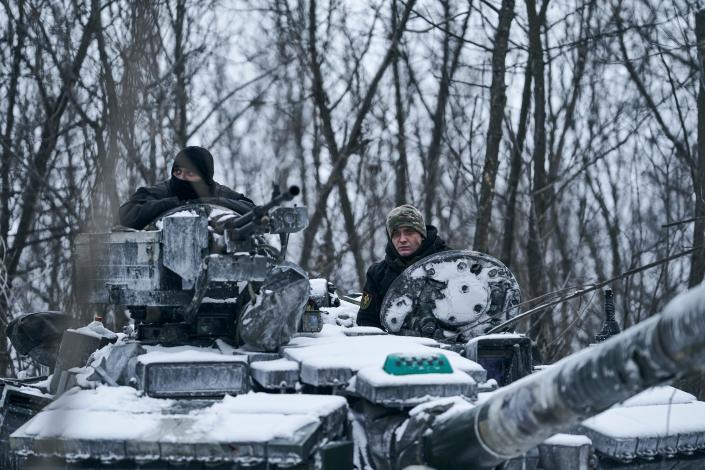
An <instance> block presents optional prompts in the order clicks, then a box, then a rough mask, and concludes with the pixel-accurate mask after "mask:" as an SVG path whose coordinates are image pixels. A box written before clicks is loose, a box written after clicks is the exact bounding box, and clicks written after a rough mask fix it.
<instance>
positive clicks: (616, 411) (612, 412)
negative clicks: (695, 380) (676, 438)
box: [582, 401, 705, 438]
mask: <svg viewBox="0 0 705 470" xmlns="http://www.w3.org/2000/svg"><path fill="white" fill-rule="evenodd" d="M582 425H583V426H585V427H587V428H590V429H592V430H594V431H596V432H598V433H600V434H604V435H606V436H611V437H613V438H630V437H649V436H665V435H668V434H685V433H695V432H705V403H704V402H699V401H698V402H693V403H680V404H675V405H648V406H631V407H626V408H625V407H615V408H610V409H609V410H607V411H604V412H602V413H600V414H598V415H597V416H594V417H592V418H588V419H586V420H585V421H583V422H582Z"/></svg>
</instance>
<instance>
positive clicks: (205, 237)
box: [75, 186, 308, 344]
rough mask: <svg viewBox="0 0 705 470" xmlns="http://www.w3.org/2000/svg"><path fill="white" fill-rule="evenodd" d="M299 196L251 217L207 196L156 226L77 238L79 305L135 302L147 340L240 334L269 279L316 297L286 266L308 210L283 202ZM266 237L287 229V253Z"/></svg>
mask: <svg viewBox="0 0 705 470" xmlns="http://www.w3.org/2000/svg"><path fill="white" fill-rule="evenodd" d="M298 194H299V188H298V187H297V186H291V187H290V188H289V189H288V190H287V191H286V192H284V193H281V194H275V195H274V197H273V198H272V200H271V201H269V202H268V203H266V204H264V205H261V206H255V207H253V208H248V209H249V211H248V212H245V213H244V214H243V213H239V211H240V210H242V208H233V207H229V206H227V204H220V203H219V201H218V200H210V199H209V200H202V201H197V202H196V203H191V204H188V205H184V206H179V207H177V208H174V209H171V210H169V211H168V212H166V213H164V214H162V215H160V216H159V218H158V220H156V221H155V222H153V223H152V224H151V225H150V226H151V227H153V228H154V230H145V231H128V232H126V231H117V232H111V233H107V234H105V233H100V234H81V235H79V236H78V237H77V239H76V244H75V262H76V281H77V291H78V296H79V301H81V302H82V303H87V304H112V305H122V306H125V307H127V308H128V309H129V310H130V312H131V313H132V317H133V319H135V321H136V325H137V329H138V337H139V339H140V340H143V341H152V342H160V343H170V344H180V343H188V342H193V341H198V340H202V341H206V342H207V341H212V339H213V338H218V337H224V338H231V339H232V338H234V337H236V336H237V334H238V332H237V331H236V321H237V317H238V316H239V315H240V313H241V311H242V310H243V308H244V307H245V303H244V301H243V299H244V297H246V296H243V294H244V292H243V289H245V286H246V285H249V286H250V287H249V288H248V289H249V290H250V296H249V297H250V298H251V297H252V295H251V294H252V291H253V289H254V290H255V291H256V290H257V287H258V286H260V285H265V284H266V285H269V284H271V283H274V284H276V283H277V282H279V281H281V282H280V284H281V286H280V287H281V288H282V289H283V288H284V285H288V284H287V283H290V282H291V283H294V284H296V285H297V286H298V285H299V284H300V285H301V286H300V289H298V290H302V291H305V297H306V299H307V298H308V279H307V277H306V275H305V273H303V271H301V270H300V269H299V270H297V269H295V268H293V267H292V266H290V265H287V266H283V264H284V254H285V250H286V241H287V239H288V234H289V233H293V232H298V231H300V230H303V229H304V228H305V227H306V225H307V224H308V215H307V212H306V208H305V207H276V206H279V205H280V204H281V203H283V202H284V201H290V200H291V199H293V198H294V197H295V196H296V195H298ZM236 209H237V210H236ZM264 234H278V235H279V236H280V237H281V241H282V244H281V245H282V250H281V251H280V250H278V249H276V248H275V247H273V246H272V245H270V244H269V243H268V242H267V240H266V239H265V238H264V237H263V235H264ZM284 272H287V273H288V274H284ZM278 277H279V278H283V279H285V281H283V280H281V279H279V281H277V279H278ZM268 283H269V284H268ZM304 284H305V285H306V287H305V289H304V287H303V285H304ZM277 285H279V284H277ZM272 289H274V290H276V289H275V288H274V287H272ZM272 289H270V290H272ZM302 295H303V294H302ZM298 297H299V296H298V295H295V296H293V298H294V299H295V300H296V299H298ZM252 300H254V299H252ZM296 301H298V300H296ZM302 302H303V303H305V299H304V300H302ZM294 303H296V302H294ZM303 303H302V305H301V310H303ZM287 306H289V305H288V303H287ZM298 308H299V307H297V306H294V305H293V304H292V305H291V309H294V310H296V309H298ZM285 336H286V335H285Z"/></svg>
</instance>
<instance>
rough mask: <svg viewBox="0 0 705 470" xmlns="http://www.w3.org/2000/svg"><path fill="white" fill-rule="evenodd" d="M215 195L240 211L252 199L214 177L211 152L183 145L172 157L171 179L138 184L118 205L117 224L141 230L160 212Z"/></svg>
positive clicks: (245, 208) (248, 205)
mask: <svg viewBox="0 0 705 470" xmlns="http://www.w3.org/2000/svg"><path fill="white" fill-rule="evenodd" d="M212 198H218V199H220V200H221V201H223V202H224V203H225V204H226V205H229V206H231V207H233V206H234V207H235V208H238V209H242V210H247V209H248V208H250V207H252V206H253V205H254V204H253V202H252V201H251V200H250V199H248V198H247V197H245V196H244V195H242V194H240V193H238V192H236V191H233V190H232V189H230V188H228V187H227V186H223V185H221V184H218V183H217V182H216V181H214V180H213V155H211V153H210V152H209V151H208V150H206V149H204V148H203V147H196V146H191V147H186V148H184V149H183V150H181V151H180V152H179V153H178V154H176V157H175V158H174V163H173V165H172V167H171V178H169V179H168V180H166V181H163V182H161V183H159V184H157V185H156V186H149V187H141V188H139V189H138V190H137V192H135V194H133V195H132V197H130V199H129V200H128V201H127V202H126V203H125V204H123V205H122V206H121V207H120V225H124V226H125V227H130V228H134V229H137V230H141V229H143V228H144V227H146V226H147V225H148V224H149V223H150V222H151V221H152V220H154V219H155V218H156V217H157V216H158V215H159V214H161V213H163V212H165V211H167V210H169V209H173V208H175V207H178V206H180V205H184V204H187V203H188V202H189V201H194V200H196V199H201V200H205V199H211V202H214V201H213V199H212Z"/></svg>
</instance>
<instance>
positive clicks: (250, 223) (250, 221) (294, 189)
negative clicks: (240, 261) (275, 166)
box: [226, 185, 301, 240]
mask: <svg viewBox="0 0 705 470" xmlns="http://www.w3.org/2000/svg"><path fill="white" fill-rule="evenodd" d="M300 192H301V191H300V189H299V187H298V186H296V185H294V186H290V187H289V189H287V190H286V191H285V192H283V193H281V194H278V195H276V196H274V197H273V198H272V200H271V201H269V202H268V203H266V204H264V205H261V206H255V207H253V208H252V209H251V210H250V211H249V212H247V213H245V214H243V215H242V216H240V217H238V218H237V219H235V220H233V221H232V222H229V223H228V225H227V227H226V228H227V229H229V230H231V231H232V233H233V234H234V235H235V236H236V238H238V239H241V240H244V239H246V238H247V237H248V236H250V235H251V234H252V232H253V231H254V228H255V226H256V225H257V224H258V223H259V222H260V221H261V220H262V218H263V217H264V216H265V215H267V213H268V212H269V210H270V209H272V208H273V207H276V206H278V205H280V204H281V203H282V202H285V201H291V200H292V199H294V198H295V197H296V196H298V195H299V193H300Z"/></svg>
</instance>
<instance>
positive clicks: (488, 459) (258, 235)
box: [0, 189, 705, 470]
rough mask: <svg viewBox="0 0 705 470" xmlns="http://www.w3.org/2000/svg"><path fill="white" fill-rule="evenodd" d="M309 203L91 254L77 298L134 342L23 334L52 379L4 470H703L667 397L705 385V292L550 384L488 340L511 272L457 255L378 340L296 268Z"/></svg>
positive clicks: (91, 239)
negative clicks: (127, 322)
mask: <svg viewBox="0 0 705 470" xmlns="http://www.w3.org/2000/svg"><path fill="white" fill-rule="evenodd" d="M295 193H296V190H295V189H292V190H290V191H289V192H287V193H285V194H284V195H278V196H276V197H275V198H274V199H273V201H272V202H271V203H269V204H267V205H265V206H261V207H257V208H255V209H254V210H252V211H247V212H243V211H240V212H238V210H237V209H238V208H232V207H224V206H221V205H219V204H217V201H204V202H202V203H199V204H194V205H192V206H188V207H181V208H179V209H178V210H176V211H173V212H170V213H166V214H163V215H162V216H161V217H159V218H158V219H157V220H156V221H155V222H154V223H153V224H152V225H151V226H150V227H148V229H147V230H145V231H139V232H138V231H124V230H114V231H113V232H111V233H108V234H87V235H83V236H81V237H79V238H78V239H77V241H76V248H75V252H76V253H75V258H76V273H77V275H76V282H77V290H78V292H79V296H80V297H81V299H82V300H83V301H84V302H86V303H88V304H94V305H103V304H113V305H119V306H124V307H126V308H127V309H128V310H129V311H130V312H131V316H132V318H133V320H134V329H131V328H128V329H126V331H124V332H118V333H115V332H111V331H109V330H108V329H106V328H105V327H104V326H103V324H102V323H101V322H100V321H99V320H96V321H94V322H92V323H90V324H88V325H86V326H83V327H80V328H78V327H76V326H75V325H72V324H71V322H70V321H67V320H66V316H62V315H61V314H58V313H55V312H42V313H35V314H30V315H28V316H26V317H21V318H20V319H17V320H16V321H15V322H14V323H13V325H12V329H11V331H10V333H11V334H10V337H11V339H12V340H13V344H15V346H16V348H17V350H18V351H19V352H21V353H26V354H28V355H31V356H32V357H33V358H35V359H36V360H37V361H40V362H41V363H43V364H45V365H46V366H47V367H51V368H52V374H51V376H50V377H36V378H32V379H25V380H17V379H5V380H3V381H2V386H3V389H2V397H1V399H0V400H1V401H0V411H1V415H0V416H1V417H0V419H1V420H2V421H1V424H0V445H1V446H3V449H2V450H3V452H2V456H3V459H4V460H3V461H2V462H1V463H2V466H3V468H120V469H123V468H170V467H179V468H199V469H200V468H228V469H231V468H267V469H276V468H297V469H298V468H300V469H313V468H316V469H345V468H359V469H363V468H376V469H397V468H405V467H407V466H410V465H422V466H428V467H432V468H503V469H513V468H517V469H519V468H521V469H545V470H556V469H589V468H622V469H644V470H645V469H649V470H651V469H660V468H664V469H665V468H678V469H690V468H693V469H695V468H703V466H704V464H705V403H703V402H699V401H697V400H696V399H695V398H694V397H693V396H692V395H689V394H687V393H685V392H682V391H679V390H677V389H674V388H671V387H668V386H667V385H665V384H667V383H668V382H669V381H671V380H673V379H674V378H677V377H679V376H681V375H683V374H685V373H686V372H688V371H692V370H697V369H702V368H703V364H705V322H704V321H703V320H704V319H705V286H700V287H698V288H696V289H694V290H692V291H690V292H688V293H686V294H685V295H683V296H681V297H679V298H678V299H675V300H674V301H673V302H671V303H670V304H669V305H668V307H667V308H666V309H665V311H664V312H663V313H662V314H661V315H659V316H656V317H653V318H652V319H650V320H647V321H645V322H642V323H641V324H639V325H637V326H636V327H633V328H631V329H629V330H627V331H625V332H624V333H621V334H618V335H615V336H613V337H612V338H610V339H608V340H606V341H604V342H602V343H600V344H598V345H595V346H593V347H590V348H587V349H585V350H583V351H581V352H579V353H577V354H575V355H573V356H571V357H569V358H566V359H564V360H563V361H561V362H559V363H557V364H553V365H550V366H539V365H535V364H533V363H532V354H531V340H530V339H529V338H528V337H526V336H524V335H521V334H516V333H512V332H504V333H495V334H487V331H489V330H492V329H496V328H497V327H498V325H502V324H504V323H505V322H506V321H507V320H508V319H510V318H512V316H513V315H516V314H517V313H518V309H519V304H520V301H521V293H520V290H519V286H518V284H517V282H516V279H515V278H514V276H513V275H512V273H511V271H510V270H508V269H507V268H506V267H505V266H504V265H503V264H502V263H501V262H499V261H498V260H496V259H494V258H492V257H491V256H489V255H486V254H482V253H476V252H471V251H452V252H444V253H439V254H437V255H434V256H433V257H429V258H426V259H424V260H422V261H420V262H418V263H416V264H415V265H412V266H410V267H409V268H408V269H407V270H406V271H405V272H404V273H402V275H401V276H400V277H399V278H398V279H397V281H395V283H394V285H393V286H392V287H391V288H390V290H389V292H388V294H387V296H386V297H385V299H384V301H383V305H384V309H383V312H382V318H381V320H382V323H383V325H385V328H386V331H383V330H381V329H377V328H372V327H359V326H356V324H355V315H356V312H357V306H356V305H355V304H354V298H353V297H343V298H340V297H339V296H338V295H337V294H336V293H335V287H334V286H332V285H331V284H330V283H328V282H327V281H325V280H320V279H317V280H309V279H308V277H307V276H306V273H304V272H303V271H302V270H301V269H300V268H299V267H298V266H296V265H294V264H292V263H289V262H286V261H285V252H286V245H287V237H288V234H290V233H294V232H296V231H299V230H301V229H303V228H304V227H305V225H306V209H305V208H303V207H276V206H277V205H278V204H279V203H281V202H282V201H283V200H287V199H291V198H292V197H293V196H294V195H295ZM272 236H274V237H276V236H279V239H280V242H279V244H278V246H277V247H275V246H274V244H273V243H270V242H269V241H268V239H267V237H272ZM59 319H62V320H61V321H59ZM62 321H63V323H62ZM63 328H66V329H65V331H62V329H63ZM36 336H42V337H43V338H46V341H41V342H37V341H32V339H33V338H36ZM607 336H609V335H607ZM629 397H632V398H629Z"/></svg>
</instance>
